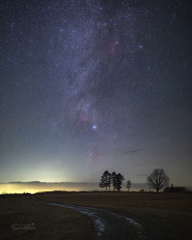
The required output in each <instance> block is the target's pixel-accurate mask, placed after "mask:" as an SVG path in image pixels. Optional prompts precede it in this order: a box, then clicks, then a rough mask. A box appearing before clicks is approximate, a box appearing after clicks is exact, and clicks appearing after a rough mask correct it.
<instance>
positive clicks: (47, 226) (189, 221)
mask: <svg viewBox="0 0 192 240" xmlns="http://www.w3.org/2000/svg"><path fill="white" fill-rule="evenodd" d="M34 196H35V197H36V198H38V199H41V200H46V201H50V202H60V203H68V204H75V205H81V206H90V207H96V208H104V209H109V210H112V211H113V212H115V213H123V214H124V215H126V216H128V217H130V218H132V219H134V220H135V221H136V222H138V223H140V224H141V225H142V227H143V228H144V231H145V232H146V236H147V239H150V240H165V239H167V240H168V239H169V240H173V239H174V240H177V239H178V240H190V239H192V194H182V193H160V194H155V193H131V192H130V193H127V192H119V193H118V192H107V193H105V192H82V193H81V192H79V193H78V192H77V193H70V192H50V193H49V192H47V193H38V194H35V195H34ZM0 202H1V204H0V222H1V225H0V226H1V227H0V236H1V238H0V239H21V240H23V239H66V240H67V239H68V240H73V239H74V240H75V239H80V240H81V239H82V240H83V239H88V240H89V239H93V240H94V239H98V238H97V235H96V231H95V228H94V224H93V221H92V220H91V219H90V218H89V217H88V216H87V215H84V214H82V213H80V212H77V211H75V210H72V209H68V208H61V207H57V206H51V205H45V204H41V203H39V202H36V201H31V200H28V199H27V198H26V195H0ZM15 222H17V223H19V224H31V223H34V224H35V226H36V229H31V230H18V231H12V230H11V224H14V223H15ZM121 224H122V225H123V224H124V222H123V221H122V222H121ZM119 227H120V226H119ZM124 227H130V226H128V225H125V226H124ZM111 229H113V224H112V225H111ZM128 231H129V232H130V229H128ZM131 236H132V237H131V238H130V237H128V238H127V237H125V239H124V240H127V239H129V240H131V239H138V238H135V235H131ZM101 239H102V238H101Z"/></svg>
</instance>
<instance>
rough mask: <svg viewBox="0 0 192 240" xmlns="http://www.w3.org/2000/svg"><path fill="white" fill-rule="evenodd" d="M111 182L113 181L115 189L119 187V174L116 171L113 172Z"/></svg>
mask: <svg viewBox="0 0 192 240" xmlns="http://www.w3.org/2000/svg"><path fill="white" fill-rule="evenodd" d="M111 182H112V185H113V190H114V191H115V189H117V174H116V172H112V174H111Z"/></svg>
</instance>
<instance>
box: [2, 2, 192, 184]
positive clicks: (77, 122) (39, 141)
mask: <svg viewBox="0 0 192 240" xmlns="http://www.w3.org/2000/svg"><path fill="white" fill-rule="evenodd" d="M191 9H192V5H191V3H190V1H178V0H174V1H169V0H161V1H160V0H159V1H158V0H157V1H148V0H144V1H140V0H130V1H117V0H116V1H115V0H108V1H99V0H87V1H85V0H81V1H80V0H79V1H76V0H71V1H69V0H66V1H61V0H54V1H52V0H46V1H45V0H44V1H43V0H33V1H29V0H25V1H19V0H14V1H12V0H10V1H7V0H3V1H1V4H0V24H1V28H0V41H1V44H0V66H1V68H0V82H1V84H0V114H1V115H0V116H1V117H0V182H1V183H7V182H11V181H12V182H14V181H22V182H27V181H41V182H95V183H97V182H99V181H100V177H101V175H102V174H103V172H104V171H105V170H108V171H109V172H113V171H115V172H117V173H118V172H120V173H121V174H123V175H124V177H125V180H126V181H127V180H129V179H130V180H131V181H132V182H133V183H146V177H147V176H148V175H149V174H150V173H151V172H152V171H153V170H154V169H155V168H164V169H165V171H166V173H167V174H168V176H169V177H170V179H171V183H173V184H174V185H179V186H181V185H184V186H192V174H191V169H192V67H191V66H192V47H191V46H192V31H191V22H192V13H191Z"/></svg>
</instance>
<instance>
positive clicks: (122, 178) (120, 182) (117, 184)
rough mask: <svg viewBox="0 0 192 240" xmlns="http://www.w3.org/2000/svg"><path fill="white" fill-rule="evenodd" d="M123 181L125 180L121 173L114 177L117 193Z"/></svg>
mask: <svg viewBox="0 0 192 240" xmlns="http://www.w3.org/2000/svg"><path fill="white" fill-rule="evenodd" d="M124 180H125V178H124V177H123V175H121V173H118V174H117V176H116V188H117V190H118V191H120V190H121V188H122V186H121V185H122V182H123V181H124Z"/></svg>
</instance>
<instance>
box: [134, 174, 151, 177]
mask: <svg viewBox="0 0 192 240" xmlns="http://www.w3.org/2000/svg"><path fill="white" fill-rule="evenodd" d="M137 176H142V177H147V176H149V174H138V175H137Z"/></svg>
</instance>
